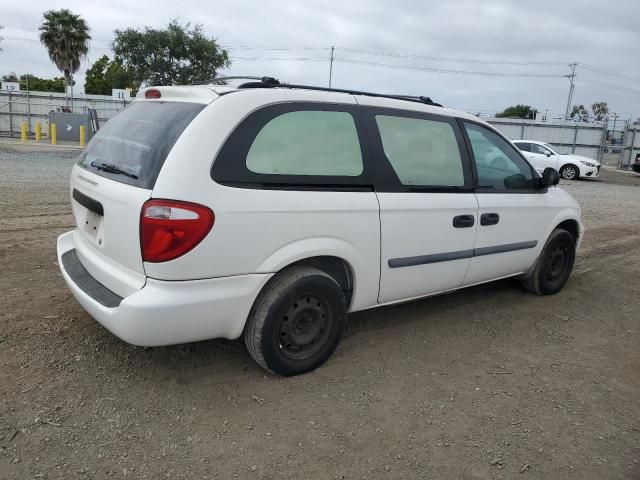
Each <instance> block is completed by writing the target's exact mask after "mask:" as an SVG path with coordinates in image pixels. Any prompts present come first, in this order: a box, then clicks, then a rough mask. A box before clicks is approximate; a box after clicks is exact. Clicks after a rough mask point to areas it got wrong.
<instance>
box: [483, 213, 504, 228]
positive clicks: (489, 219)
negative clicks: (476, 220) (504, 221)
mask: <svg viewBox="0 0 640 480" xmlns="http://www.w3.org/2000/svg"><path fill="white" fill-rule="evenodd" d="M499 221H500V215H498V214H497V213H483V214H482V215H480V225H485V226H486V225H495V224H496V223H498V222H499Z"/></svg>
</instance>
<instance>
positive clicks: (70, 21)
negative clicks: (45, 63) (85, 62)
mask: <svg viewBox="0 0 640 480" xmlns="http://www.w3.org/2000/svg"><path fill="white" fill-rule="evenodd" d="M43 19H44V20H43V21H42V24H41V25H40V28H39V30H40V32H41V33H40V42H41V43H42V44H43V45H44V46H45V48H46V49H47V52H48V53H49V58H50V59H51V61H52V62H53V63H54V64H55V66H56V67H57V68H58V70H60V71H61V72H62V74H63V75H64V81H65V84H66V85H69V86H72V85H73V74H74V73H76V72H77V71H78V69H79V68H80V60H82V58H83V57H84V56H86V55H87V52H88V51H89V40H91V36H90V35H89V27H88V26H87V23H86V22H85V21H84V19H83V18H82V17H80V16H79V15H75V14H73V13H71V11H69V10H67V9H66V8H63V9H60V10H48V11H46V12H44V15H43Z"/></svg>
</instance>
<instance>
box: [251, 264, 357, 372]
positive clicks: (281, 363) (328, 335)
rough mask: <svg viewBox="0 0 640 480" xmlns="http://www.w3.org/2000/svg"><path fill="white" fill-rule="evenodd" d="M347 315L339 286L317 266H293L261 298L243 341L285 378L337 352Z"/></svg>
mask: <svg viewBox="0 0 640 480" xmlns="http://www.w3.org/2000/svg"><path fill="white" fill-rule="evenodd" d="M346 317H347V302H346V300H345V297H344V293H343V291H342V289H341V288H340V285H339V284H338V283H337V282H336V281H335V280H334V279H333V278H332V277H331V276H329V275H327V274H326V273H324V272H323V271H321V270H318V269H317V268H312V267H302V266H301V267H291V268H289V269H287V270H285V271H283V272H282V273H279V274H278V275H277V276H276V277H274V278H273V280H271V282H270V283H269V284H268V285H267V286H266V288H265V289H264V290H263V291H262V292H261V293H260V295H259V296H258V298H257V300H256V302H255V304H254V305H253V308H252V309H251V313H250V314H249V318H248V319H247V325H246V327H245V329H244V343H245V345H246V346H247V349H248V350H249V353H250V354H251V357H253V359H254V360H255V361H256V362H257V363H258V364H259V365H260V366H261V367H263V368H265V369H266V370H269V371H270V372H272V373H275V374H277V375H283V376H291V375H299V374H301V373H306V372H309V371H311V370H313V369H315V368H317V367H318V366H320V365H322V364H323V363H324V362H326V361H327V359H328V358H329V357H330V356H331V354H332V353H333V352H334V350H335V349H336V347H337V346H338V343H339V342H340V339H341V338H342V333H343V332H344V327H345V323H346Z"/></svg>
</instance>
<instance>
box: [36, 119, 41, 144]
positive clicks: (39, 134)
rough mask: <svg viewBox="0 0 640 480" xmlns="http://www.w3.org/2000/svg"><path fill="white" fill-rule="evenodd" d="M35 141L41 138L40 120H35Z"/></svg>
mask: <svg viewBox="0 0 640 480" xmlns="http://www.w3.org/2000/svg"><path fill="white" fill-rule="evenodd" d="M35 128H36V142H40V141H41V140H42V126H41V125H40V122H36V127H35Z"/></svg>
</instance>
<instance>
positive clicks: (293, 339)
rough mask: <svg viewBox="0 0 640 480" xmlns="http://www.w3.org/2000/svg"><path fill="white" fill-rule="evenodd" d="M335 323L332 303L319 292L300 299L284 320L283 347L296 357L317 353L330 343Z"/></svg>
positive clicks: (288, 353)
mask: <svg viewBox="0 0 640 480" xmlns="http://www.w3.org/2000/svg"><path fill="white" fill-rule="evenodd" d="M332 323H333V315H332V314H331V307H330V305H329V304H328V302H327V301H326V300H324V299H321V298H320V297H318V296H316V295H303V296H302V297H300V298H298V299H296V300H295V301H294V302H293V303H292V304H291V305H290V306H289V308H288V310H287V312H286V314H285V315H283V317H282V319H281V320H280V325H279V328H278V334H279V346H280V349H281V350H282V353H283V354H284V355H285V356H286V357H288V358H291V359H293V360H304V359H307V358H310V357H312V356H313V355H315V354H316V353H317V352H318V351H319V350H321V349H322V347H323V346H324V345H325V343H326V342H327V339H328V338H329V335H328V332H329V331H330V329H331V327H332Z"/></svg>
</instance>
